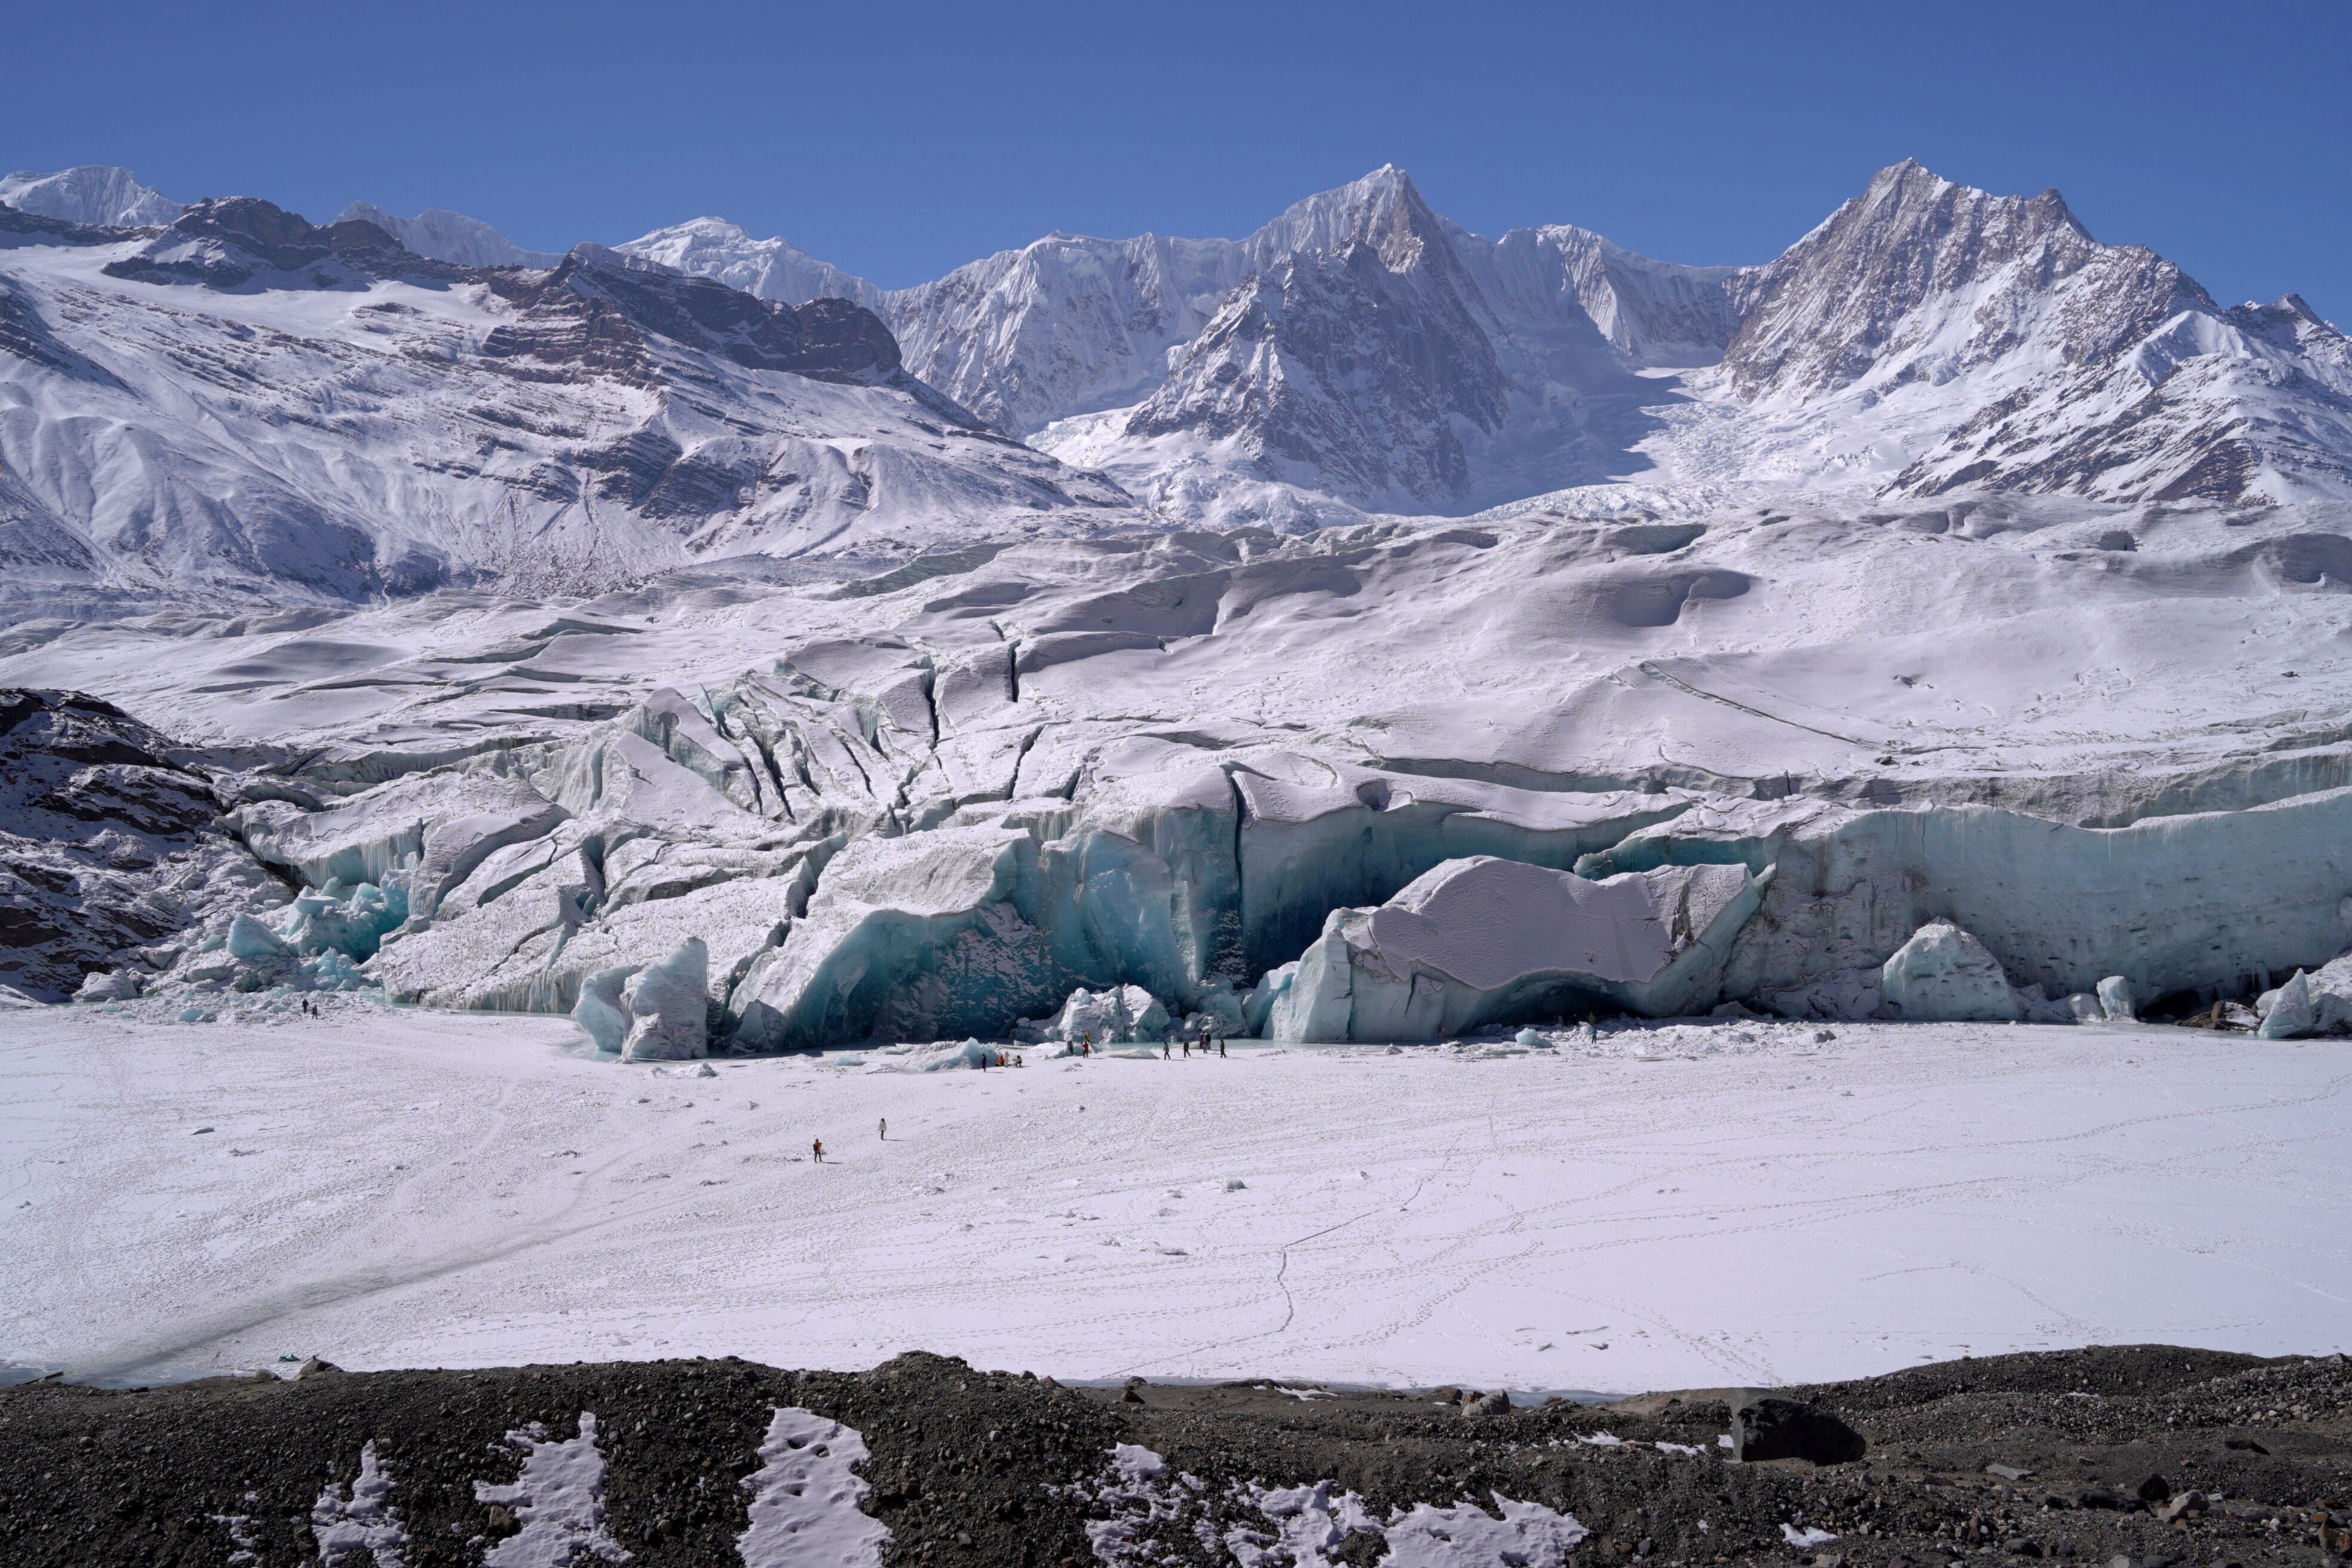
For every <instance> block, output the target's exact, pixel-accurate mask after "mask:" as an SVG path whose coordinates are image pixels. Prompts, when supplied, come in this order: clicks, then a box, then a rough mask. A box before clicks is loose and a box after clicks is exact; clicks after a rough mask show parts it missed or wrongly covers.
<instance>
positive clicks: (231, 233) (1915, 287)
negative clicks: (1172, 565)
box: [0, 162, 2352, 599]
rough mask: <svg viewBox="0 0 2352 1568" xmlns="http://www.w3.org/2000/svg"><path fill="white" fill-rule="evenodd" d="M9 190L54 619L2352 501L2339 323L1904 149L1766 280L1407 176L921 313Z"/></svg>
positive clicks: (21, 572)
mask: <svg viewBox="0 0 2352 1568" xmlns="http://www.w3.org/2000/svg"><path fill="white" fill-rule="evenodd" d="M0 205H5V207H6V208H8V209H10V210H8V211H7V212H5V213H0V387H5V388H6V389H7V390H6V392H5V394H0V397H5V403H0V563H5V565H6V566H7V567H8V568H9V573H10V575H11V576H12V577H13V578H14V579H16V583H17V584H18V587H17V588H16V592H17V593H18V595H19V596H20V599H21V596H22V595H24V594H25V593H27V592H32V593H34V594H35V596H37V597H39V596H43V595H47V596H52V597H53V596H54V595H58V594H61V593H62V594H68V595H71V594H116V593H127V594H131V595H138V594H143V593H152V592H157V591H163V590H168V589H171V588H173V587H175V586H184V585H190V584H195V583H199V582H201V583H208V584H244V585H246V586H248V587H251V588H253V589H254V590H255V591H257V592H283V591H295V592H304V593H317V594H322V595H330V596H335V597H349V596H351V595H367V594H377V593H388V592H401V591H405V590H409V589H415V588H420V587H424V586H427V585H431V584H443V583H453V582H464V581H477V582H484V583H499V584H509V585H534V584H536V585H562V584H575V585H576V584H590V583H600V582H609V581H615V580H622V579H625V578H627V577H629V576H631V575H632V574H643V573H645V572H646V571H651V570H657V569H660V568H661V567H664V566H666V565H674V564H678V563H686V562H691V561H695V560H708V559H711V558H714V557H716V556H719V555H745V554H757V555H765V556H772V557H805V556H812V555H815V556H824V555H841V554H845V553H846V554H854V555H861V556H862V555H866V554H881V555H888V554H893V553H899V552H905V551H908V550H911V549H914V548H918V547H921V546H926V545H931V544H937V543H940V542H951V541H954V540H958V539H965V538H979V537H994V536H999V535H1002V534H1004V533H1006V532H1007V531H1012V532H1013V533H1023V532H1027V531H1037V530H1041V529H1042V530H1063V529H1070V530H1081V531H1101V530H1104V529H1117V528H1128V527H1135V528H1166V527H1168V526H1170V525H1171V524H1191V523H1199V522H1208V523H1214V524H1218V525H1223V526H1232V525H1236V524H1244V523H1263V524H1266V525H1269V526H1273V527H1276V528H1285V529H1287V528H1297V527H1303V526H1310V525H1314V524H1318V523H1328V522H1337V521H1360V520H1361V519H1363V518H1366V517H1368V516H1377V515H1381V514H1391V513H1404V514H1432V513H1437V514H1449V515H1462V514H1468V513H1473V512H1476V511H1479V510H1485V509H1488V508H1493V507H1497V506H1521V505H1526V504H1560V503H1559V501H1558V500H1557V499H1555V500H1549V501H1548V500H1546V498H1557V492H1559V491H1562V490H1566V489H1578V488H1580V487H1586V486H1595V485H1612V484H1619V483H1622V482H1626V481H1631V482H1633V483H1636V484H1638V485H1640V486H1641V487H1643V489H1642V494H1643V496H1644V497H1648V498H1652V500H1653V501H1654V504H1660V505H1665V506H1669V507H1671V506H1672V505H1674V504H1675V501H1674V499H1673V498H1675V497H1676V496H1683V497H1710V496H1719V495H1721V494H1722V493H1724V492H1725V491H1727V489H1756V488H1759V487H1760V488H1762V489H1774V488H1780V489H1792V490H1802V491H1808V492H1822V493H1836V494H1846V495H1851V496H1853V497H1854V498H1855V499H1856V500H1857V501H1858V502H1863V501H1868V500H1873V499H1875V498H1903V497H1925V496H1933V495H1943V494H1947V493H1951V492H1955V491H1969V490H2011V491H2026V492H2038V493H2055V494H2065V495H2074V496H2081V497H2084V498H2087V499H2092V500H2110V501H2152V500H2177V499H2189V498H2196V499H2203V500H2219V501H2223V502H2230V503H2242V504H2255V503H2263V502H2291V501H2294V500H2299V499H2305V498H2314V497H2344V496H2352V345H2347V341H2346V339H2345V337H2344V336H2343V334H2342V333H2340V332H2338V331H2336V329H2335V328H2334V327H2332V326H2330V325H2329V324H2327V323H2326V322H2325V321H2321V320H2319V319H2318V317H2317V316H2315V314H2314V313H2313V312H2312V311H2311V310H2309V308H2308V307H2307V306H2305V304H2304V303H2303V301H2302V300H2299V299H2297V298H2296V297H2294V296H2293V295H2289V296H2286V297H2285V298H2284V299H2281V300H2276V301H2274V302H2273V303H2271V304H2268V305H2240V306H2235V307H2223V306H2221V304H2219V303H2217V302H2216V301H2215V300H2213V299H2212V298H2211V297H2210V295H2209V294H2208V293H2207V292H2206V291H2205V289H2203V288H2201V287H2200V285H2199V284H2198V283H2197V282H2196V281H2195V280H2194V279H2190V278H2189V277H2188V276H2187V275H2186V274H2185V273H2183V272H2182V271H2181V270H2180V269H2179V268H2178V267H2176V266H2174V265H2173V264H2172V263H2170V262H2168V261H2166V260H2164V259H2163V258H2160V257H2158V256H2156V255H2155V254H2153V253H2152V252H2149V251H2147V250H2145V249H2142V248H2140V247H2116V246H2107V245H2103V244H2101V243H2099V242H2098V241H2097V240H2095V239H2094V238H2093V237H2091V236H2090V235H2089V234H2088V233H2087V232H2086V231H2085V230H2084V227H2083V226H2082V225H2081V224H2080V223H2079V222H2078V221H2077V220H2076V219H2075V217H2074V215H2073V214H2072V213H2071V212H2070V211H2069V210H2068V209H2067V207H2066V205H2065V204H2064V202H2063V200H2062V199H2061V198H2060V197H2059V196H2058V195H2057V193H2055V192H2054V191H2048V192H2044V193H2042V195H2039V196H2034V197H2031V198H2021V197H2009V196H1996V195H1988V194H1987V193H1984V192H1981V191H1977V190H1973V189H1970V188H1969V187H1966V186H1961V185H1956V184H1952V183H1951V182H1949V181H1947V180H1943V179H1940V178H1938V177H1937V176H1936V175H1934V174H1930V173H1928V172H1927V170H1925V169H1923V168H1921V167H1919V166H1918V165H1917V164H1916V163H1908V162H1906V163H1898V164H1895V165H1894V166H1892V167H1890V168H1887V169H1885V170H1883V171H1881V172H1880V173H1879V174H1877V175H1876V176H1875V177H1874V179H1873V180H1872V181H1871V183H1870V184H1869V186H1868V188H1867V189H1865V190H1864V192H1863V193H1862V194H1861V195H1858V196H1856V197H1854V198H1853V200H1851V201H1849V202H1847V203H1846V204H1845V205H1843V206H1841V207H1840V208H1839V209H1838V210H1837V211H1836V212H1835V213H1833V214H1832V215H1831V216H1829V218H1828V219H1827V220H1826V221H1824V222H1823V223H1822V225H1821V226H1819V227H1817V228H1815V229H1814V230H1813V231H1812V232H1811V234H1808V235H1807V236H1805V237H1803V238H1802V239H1801V240H1799V241H1798V242H1797V243H1796V244H1795V245H1793V246H1791V247H1790V248H1789V249H1788V250H1787V251H1786V252H1784V253H1783V254H1782V255H1781V256H1780V257H1779V258H1775V259H1774V260H1772V261H1770V262H1769V263H1767V264H1765V265H1763V266H1761V267H1749V268H1723V267H1708V268H1700V267H1685V266H1678V265H1675V264H1673V263H1668V262H1662V261H1656V260H1652V259H1649V258H1643V257H1640V256H1636V255H1633V253H1631V252H1629V251H1626V250H1624V249H1622V248H1621V247H1617V246H1614V245H1612V244H1611V243H1610V242H1609V241H1607V240H1606V239H1603V238H1602V237H1600V236H1598V235H1595V234H1592V233H1591V232H1589V231H1587V230H1584V229H1580V228H1575V227H1570V226H1545V227H1541V228H1533V229H1521V230H1514V231H1512V232H1511V233H1508V234H1506V235H1504V236H1502V237H1499V238H1496V239H1487V238H1485V237H1480V236H1477V235H1474V234H1472V233H1470V232H1468V231H1467V230H1465V229H1463V228H1461V227H1459V226H1456V225H1454V224H1452V223H1450V222H1448V221H1447V220H1445V219H1444V218H1443V217H1441V216H1438V215H1437V214H1436V213H1435V212H1433V210H1432V209H1431V208H1430V206H1429V205H1428V204H1427V203H1426V202H1425V201H1424V200H1423V197H1422V195H1421V194H1420V192H1419V191H1418V190H1417V189H1416V188H1415V187H1414V185H1413V184H1412V180H1411V179H1410V178H1409V177H1408V176H1407V175H1406V174H1404V173H1403V172H1402V171H1401V170H1397V169H1394V168H1383V169H1381V170H1377V171H1375V172H1374V173H1372V174H1369V175H1367V176H1366V177H1365V178H1363V179H1361V180H1359V181H1357V182H1356V183H1354V184H1350V185H1347V186H1343V187H1341V188H1339V189H1338V190H1334V191H1328V192H1325V193H1322V194H1321V195H1315V196H1311V197H1309V198H1307V200H1305V201H1302V202H1300V203H1298V204H1297V205H1295V206H1293V207H1291V208H1290V209H1289V210H1288V211H1286V212H1285V213H1283V214H1282V215H1281V216H1278V217H1277V218H1276V219H1275V220H1274V221H1273V222H1272V223H1269V224H1268V225H1266V226H1265V227H1263V228H1261V229H1259V230H1257V231H1256V232H1255V233H1254V234H1251V235H1249V236H1247V237H1244V238H1241V239H1237V240H1225V239H1172V238H1166V237H1159V236H1152V235H1146V236H1141V237H1136V238H1132V239H1124V240H1112V239H1097V238H1087V237H1074V236H1068V235H1062V234H1055V235H1050V236H1047V237H1045V238H1043V239H1040V240H1037V241H1035V242H1034V243H1033V244H1031V245H1028V246H1025V247H1022V248H1021V249H1019V250H1013V251H1006V252H1003V253H1000V254H998V255H996V256H992V257H988V258H983V259H982V260H979V261H975V262H972V263H971V264H970V265H968V266H965V267H962V268H958V269H956V270H955V271H953V272H951V273H950V274H949V275H948V276H946V277H945V278H942V279H938V280H936V281H934V282H931V283H927V284H922V285H919V286H918V287H916V288H912V289H879V288H877V287H875V286H874V285H873V284H871V283H870V282H868V281H866V279H860V278H857V277H855V276H853V275H851V274H849V273H847V272H845V271H843V270H841V269H840V268H835V267H833V266H830V265H829V264H827V263H825V262H824V261H822V260H819V259H818V258H814V257H812V256H810V255H808V254H807V253H806V252H804V251H802V250H800V249H799V248H797V247H793V245H791V244H789V243H788V242H786V241H784V240H782V239H781V238H770V239H755V238H753V237H751V236H749V235H748V234H746V233H745V232H744V231H743V230H741V229H740V228H738V227H736V226H732V225H730V224H728V223H726V222H724V221H722V220H720V219H718V218H699V219H697V220H695V221H693V222H690V223H687V224H681V225H678V226H674V227H671V228H666V229H661V230H657V231H656V232H655V233H652V234H649V235H646V236H644V237H640V238H638V239H635V240H632V241H630V242H628V243H626V244H625V245H622V246H619V247H614V248H612V249H605V248H604V247H596V246H582V247H575V248H574V249H573V250H572V252H571V253H569V255H567V256H563V257H557V256H554V255H552V254H549V253H541V252H533V251H529V250H525V249H523V248H521V247H517V246H515V245H513V244H511V243H510V242H509V241H508V240H507V239H506V238H505V237H502V236H501V235H499V233H498V232H497V231H496V230H494V229H492V228H490V227H489V226H488V225H486V224H482V223H480V222H478V221H477V220H475V219H472V218H468V217H466V216H463V215H460V214H456V213H450V212H445V211H440V210H430V211H426V212H424V213H420V214H418V215H416V216H415V217H410V218H403V217H399V216H395V215H393V214H390V213H387V212H384V211H383V210H381V209H379V208H376V207H373V206H371V205H366V204H357V205H353V206H352V207H350V208H348V209H346V210H345V211H344V212H343V213H342V214H341V216H339V217H338V219H337V220H336V221H335V222H333V223H331V224H328V225H325V226H311V225H310V224H309V223H308V222H307V221H305V220H303V219H301V218H299V217H297V216H294V215H292V214H289V213H285V212H282V211H281V210H280V209H278V208H276V207H274V206H272V205H269V204H268V203H266V202H260V201H257V200H252V199H249V198H248V199H235V200H229V201H208V202H205V203H199V204H195V205H183V204H181V203H178V202H175V201H172V200H170V199H168V198H166V197H165V196H163V195H162V194H161V193H159V192H156V191H154V190H152V189H150V188H148V187H146V186H144V185H142V184H139V183H138V182H137V181H136V180H135V179H134V178H132V176H131V174H128V173H127V172H125V171H123V170H120V169H111V168H103V167H86V168H79V169H71V170H67V171H64V172H62V173H59V174H46V175H42V174H11V175H9V176H7V177H6V178H5V180H0ZM820 300H824V301H833V303H828V304H824V305H816V304H814V301H820ZM1604 493H1605V492H1604ZM1578 504H1586V505H1591V504H1601V502H1600V501H1598V500H1595V499H1594V498H1592V497H1586V498H1584V499H1583V500H1581V501H1580V502H1579V503H1578ZM26 584H32V585H33V586H32V587H31V588H27V587H26V586H25V585H26Z"/></svg>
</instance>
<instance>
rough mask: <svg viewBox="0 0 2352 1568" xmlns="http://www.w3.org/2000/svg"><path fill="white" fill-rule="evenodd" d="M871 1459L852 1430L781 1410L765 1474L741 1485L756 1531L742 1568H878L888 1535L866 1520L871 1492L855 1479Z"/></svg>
mask: <svg viewBox="0 0 2352 1568" xmlns="http://www.w3.org/2000/svg"><path fill="white" fill-rule="evenodd" d="M866 1458H867V1455H866V1439H865V1437H864V1436H863V1435H861V1434H860V1433H859V1432H857V1431H856V1429H855V1428H854V1427H849V1426H843V1425H842V1424H841V1423H840V1422H838V1421H835V1420H832V1419H829V1418H828V1417H826V1416H823V1415H817V1414H815V1413H814V1411H808V1410H803V1409H800V1408H798V1407H797V1406H793V1405H778V1406H777V1407H776V1413H775V1415H774V1416H773V1418H772V1419H771V1420H770V1421H769V1423H768V1436H767V1440H766V1441H765V1442H763V1443H762V1444H761V1445H760V1468H759V1470H758V1471H757V1472H756V1473H754V1474H752V1475H751V1476H748V1477H746V1478H745V1479H744V1480H743V1487H744V1489H745V1490H747V1491H749V1492H750V1493H751V1528H750V1529H749V1530H746V1531H744V1532H743V1533H742V1534H741V1535H740V1536H738V1537H736V1541H735V1549H736V1552H738V1554H740V1556H741V1557H742V1559H743V1562H744V1563H745V1568H866V1565H867V1564H872V1565H874V1568H880V1563H881V1562H882V1548H883V1545H884V1543H885V1542H887V1541H888V1540H889V1539H890V1531H889V1530H888V1528H887V1526H885V1525H884V1524H883V1523H882V1522H881V1521H879V1520H877V1519H873V1518H871V1517H869V1516H868V1515H867V1514H866V1511H865V1510H864V1506H863V1505H864V1503H865V1500H866V1494H867V1493H868V1492H870V1491H871V1490H872V1488H870V1487H868V1486H867V1485H866V1482H865V1481H864V1480H863V1479H860V1478H859V1477H858V1476H856V1474H855V1473H854V1471H855V1469H856V1467H857V1466H858V1465H861V1464H863V1463H865V1461H866Z"/></svg>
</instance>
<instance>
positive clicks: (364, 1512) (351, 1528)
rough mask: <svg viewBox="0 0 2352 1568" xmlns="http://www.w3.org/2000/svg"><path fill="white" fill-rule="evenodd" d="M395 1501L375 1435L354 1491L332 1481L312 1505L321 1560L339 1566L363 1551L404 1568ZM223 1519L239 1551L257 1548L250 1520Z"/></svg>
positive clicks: (384, 1564)
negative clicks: (233, 1520)
mask: <svg viewBox="0 0 2352 1568" xmlns="http://www.w3.org/2000/svg"><path fill="white" fill-rule="evenodd" d="M391 1499H392V1472H391V1471H390V1470H388V1469H386V1468H384V1467H383V1464H382V1463H381V1462H379V1461H378V1460H377V1458H376V1457H375V1441H374V1439H373V1438H370V1439H369V1440H368V1441H367V1442H366V1443H363V1444H362V1445H361V1446H360V1473H359V1475H358V1476H357V1477H356V1478H354V1479H353V1480H352V1484H351V1489H350V1492H349V1495H346V1494H345V1492H344V1489H343V1487H342V1485H341V1483H340V1482H338V1481H333V1480H330V1481H329V1482H328V1483H327V1484H326V1486H325V1487H324V1488H322V1489H320V1493H319V1500H318V1501H317V1502H315V1503H313V1504H311V1505H310V1533H311V1535H312V1536H313V1537H315V1538H316V1539H317V1541H318V1542H319V1560H320V1562H321V1563H325V1564H326V1565H327V1568H334V1565H335V1564H336V1563H340V1562H341V1561H342V1560H343V1559H344V1558H346V1557H348V1556H350V1555H351V1554H352V1552H359V1551H362V1550H364V1551H366V1552H371V1553H373V1556H374V1559H375V1563H376V1568H402V1564H403V1563H405V1562H406V1559H405V1558H404V1557H403V1556H402V1555H401V1552H402V1551H403V1550H404V1548H405V1547H406V1546H407V1545H408V1532H407V1531H404V1530H403V1529H402V1528H401V1527H400V1515H399V1514H398V1513H397V1512H396V1511H394V1509H393V1507H392V1501H391ZM222 1522H224V1523H227V1524H228V1525H229V1539H230V1540H231V1541H233V1542H236V1545H237V1547H238V1548H239V1550H240V1552H247V1549H249V1548H251V1547H252V1545H253V1542H252V1539H251V1536H252V1531H251V1526H250V1521H247V1520H245V1519H244V1518H242V1517H241V1516H239V1517H238V1518H236V1521H235V1522H230V1521H228V1520H226V1519H224V1520H223V1521H222ZM247 1554H248V1556H249V1552H248V1553H247ZM230 1561H231V1562H235V1561H237V1559H236V1558H231V1559H230Z"/></svg>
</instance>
